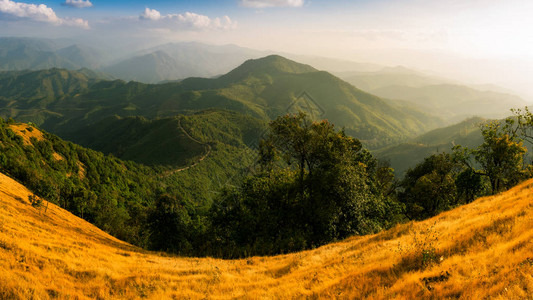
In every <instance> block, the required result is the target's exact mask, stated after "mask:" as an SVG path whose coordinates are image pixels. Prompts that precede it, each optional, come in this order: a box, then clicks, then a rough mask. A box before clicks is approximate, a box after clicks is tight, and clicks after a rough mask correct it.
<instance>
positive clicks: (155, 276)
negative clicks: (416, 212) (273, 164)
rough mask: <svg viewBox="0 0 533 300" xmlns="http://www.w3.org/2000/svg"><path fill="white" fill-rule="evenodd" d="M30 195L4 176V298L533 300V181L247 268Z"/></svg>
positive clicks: (0, 214)
mask: <svg viewBox="0 0 533 300" xmlns="http://www.w3.org/2000/svg"><path fill="white" fill-rule="evenodd" d="M29 194H30V193H29V191H28V190H26V189H25V188H24V187H23V186H21V185H20V184H18V183H16V182H15V181H13V180H12V179H10V178H8V177H7V176H4V175H2V174H0V299H12V298H14V299H31V298H33V299H56V298H59V299H119V298H120V299H135V298H144V297H147V298H153V299H200V298H213V299H227V298H252V299H289V298H344V299H358V298H368V299H383V298H385V299H390V298H398V299H433V298H463V299H483V298H494V299H533V298H532V294H533V230H532V229H533V180H530V181H527V182H525V183H523V184H521V185H519V186H517V187H515V188H514V189H512V190H510V191H508V192H505V193H502V194H500V195H497V196H493V197H485V198H481V199H478V200H477V201H475V202H473V203H471V204H469V205H465V206H462V207H459V208H457V209H454V210H452V211H449V212H445V213H443V214H441V215H439V216H437V217H434V218H432V219H429V220H426V221H423V222H411V223H407V224H402V225H398V226H396V227H395V228H392V229H391V230H388V231H385V232H382V233H379V234H375V235H369V236H363V237H352V238H349V239H346V240H344V241H342V242H338V243H334V244H330V245H326V246H323V247H320V248H318V249H315V250H310V251H303V252H299V253H293V254H288V255H280V256H273V257H251V258H248V259H242V260H220V259H212V258H182V257H172V256H168V255H164V254H158V253H153V252H148V251H143V250H141V249H139V248H136V247H133V246H131V245H129V244H127V243H125V242H122V241H120V240H117V239H115V238H113V237H111V236H109V235H108V234H106V233H105V232H103V231H101V230H99V229H97V228H96V227H94V226H92V225H91V224H89V223H87V222H85V221H83V220H82V219H79V218H77V217H75V216H73V215H71V214H70V213H68V212H66V211H64V210H62V209H61V208H59V207H57V206H55V205H52V204H50V205H49V207H48V210H47V211H46V212H44V208H42V207H41V208H39V209H38V208H34V207H32V206H31V205H30V204H29V202H28V195H29ZM424 253H426V254H428V255H425V254H424Z"/></svg>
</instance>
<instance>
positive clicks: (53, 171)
mask: <svg viewBox="0 0 533 300" xmlns="http://www.w3.org/2000/svg"><path fill="white" fill-rule="evenodd" d="M128 125H131V126H129V127H128ZM113 126H115V127H116V129H117V131H115V132H109V136H108V137H109V138H116V139H119V142H121V143H122V142H124V146H125V147H124V148H123V149H122V150H123V151H126V152H125V153H124V154H128V155H133V156H135V158H136V159H137V160H143V159H148V160H149V161H148V160H147V161H146V163H148V162H151V164H165V165H167V166H165V167H148V166H146V165H141V164H138V163H135V162H132V161H125V160H122V159H119V158H116V157H115V156H112V155H104V154H103V153H101V152H97V151H95V150H92V149H87V148H84V147H82V146H80V145H77V144H73V143H71V142H67V141H64V140H62V139H60V138H59V137H57V136H54V135H52V134H49V133H47V132H45V131H42V130H40V129H39V128H36V127H34V126H32V125H28V124H23V123H14V122H11V121H8V122H4V120H3V119H1V118H0V172H4V173H6V174H10V175H11V176H13V178H16V179H17V180H20V181H21V182H23V183H25V184H26V185H27V187H28V188H30V189H32V191H34V192H35V193H36V194H38V195H40V196H43V197H45V196H46V197H47V198H48V199H50V200H51V201H53V202H54V203H57V204H59V205H61V207H63V208H65V209H67V210H68V211H70V212H72V213H74V214H76V215H77V216H80V217H82V218H84V219H86V220H88V221H90V222H92V223H93V224H95V225H97V226H98V227H99V228H104V229H106V230H107V231H108V232H110V233H111V234H113V235H114V236H117V237H120V238H121V239H124V240H127V241H128V242H130V243H134V244H136V245H140V246H143V247H148V245H147V244H148V240H147V239H148V237H149V235H148V232H146V229H147V227H148V221H147V215H148V214H149V213H150V211H152V210H153V209H154V207H155V204H156V200H157V199H158V197H159V195H160V194H161V193H165V194H167V195H171V196H179V199H180V205H181V207H183V208H185V209H186V210H187V213H190V214H191V215H192V216H194V215H195V214H197V212H198V210H202V209H206V208H208V207H209V206H210V205H211V203H212V201H213V198H214V197H215V196H216V195H217V193H218V192H219V190H220V189H221V188H223V187H224V186H225V185H229V184H235V183H236V182H238V180H240V179H241V178H240V176H242V175H243V173H244V170H245V167H247V166H250V165H252V163H253V162H254V161H253V159H255V155H256V154H255V152H254V151H253V150H252V149H251V148H249V147H248V146H246V143H251V142H253V141H256V139H257V134H258V132H261V131H260V129H262V128H263V127H262V126H263V124H262V123H261V122H260V121H258V120H254V119H252V118H246V117H242V116H240V115H239V114H237V113H232V112H224V111H206V112H202V113H198V114H194V115H191V116H180V117H179V118H177V117H176V118H169V119H161V120H156V121H146V120H142V119H141V118H131V119H119V120H116V121H115V122H114V125H113ZM106 128H107V127H106ZM128 128H129V130H137V132H138V133H141V132H142V131H145V133H147V135H146V136H142V138H141V139H138V140H135V141H136V142H135V143H130V144H127V143H125V142H127V141H124V137H128V135H127V134H130V135H131V134H134V133H133V132H127V130H128ZM96 129H97V128H95V130H96ZM185 132H186V133H185ZM176 133H177V134H178V135H175V134H176ZM120 134H124V137H121V136H120ZM120 138H122V140H120ZM180 139H181V140H180ZM142 142H144V144H143V143H142ZM146 145H148V147H144V146H146ZM165 146H168V147H165ZM143 149H144V150H143ZM180 149H181V150H183V151H185V152H188V153H185V155H183V153H179V151H178V150H180ZM117 150H120V149H117ZM172 150H174V151H175V153H170V154H169V153H166V151H172ZM146 154H151V155H154V156H155V155H158V157H147V156H145V155H146ZM166 155H168V156H166ZM172 159H174V160H172ZM178 159H181V160H178ZM173 164H177V165H173Z"/></svg>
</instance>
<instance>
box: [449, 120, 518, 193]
mask: <svg viewBox="0 0 533 300" xmlns="http://www.w3.org/2000/svg"><path fill="white" fill-rule="evenodd" d="M481 134H482V135H483V143H482V144H481V145H480V146H479V147H477V148H476V149H468V148H465V147H461V146H456V147H454V152H455V156H456V158H457V159H458V160H459V161H461V162H462V163H463V165H465V166H466V167H467V168H469V169H471V170H472V171H474V173H475V174H478V175H482V176H486V177H487V178H488V180H489V183H490V187H491V193H492V194H496V193H498V192H501V191H502V190H505V189H508V188H510V187H512V186H514V185H516V184H517V183H518V182H519V181H520V180H521V179H522V178H523V177H524V173H523V164H524V156H525V154H526V151H527V150H526V148H525V147H524V146H523V144H522V140H521V139H520V138H519V136H518V134H517V127H516V126H514V121H513V119H507V120H506V121H505V123H500V122H497V121H494V122H489V123H486V124H484V125H482V127H481ZM472 158H473V159H474V160H475V163H476V164H477V165H478V166H479V167H480V170H479V171H476V170H475V166H476V165H475V164H474V163H472V161H471V160H472ZM472 188H474V187H472Z"/></svg>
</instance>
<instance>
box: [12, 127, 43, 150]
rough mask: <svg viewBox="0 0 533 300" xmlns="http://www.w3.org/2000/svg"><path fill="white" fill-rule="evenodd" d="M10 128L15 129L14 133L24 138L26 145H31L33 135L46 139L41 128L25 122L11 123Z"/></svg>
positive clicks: (40, 139)
mask: <svg viewBox="0 0 533 300" xmlns="http://www.w3.org/2000/svg"><path fill="white" fill-rule="evenodd" d="M9 128H10V129H11V130H13V132H14V133H16V134H17V135H20V136H21V137H22V140H23V143H24V145H25V146H30V145H31V140H30V139H31V138H32V137H34V138H36V139H37V140H38V141H42V140H44V136H43V133H42V132H41V131H40V130H39V129H37V128H35V127H31V126H29V125H28V124H24V123H19V124H11V125H9ZM30 128H31V129H30Z"/></svg>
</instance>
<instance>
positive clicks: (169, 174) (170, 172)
mask: <svg viewBox="0 0 533 300" xmlns="http://www.w3.org/2000/svg"><path fill="white" fill-rule="evenodd" d="M178 126H179V128H180V130H181V131H182V132H183V133H184V134H185V135H186V136H187V137H188V138H189V139H191V140H192V141H194V142H196V143H198V144H201V145H204V146H206V147H207V152H206V153H205V154H204V155H203V156H202V157H200V159H198V160H197V161H196V162H194V163H193V164H192V165H190V166H187V167H183V168H180V169H176V170H171V171H167V172H165V173H163V176H166V177H168V176H171V175H173V174H176V173H178V172H181V171H185V170H188V169H190V168H192V167H194V166H196V165H198V164H199V163H200V162H202V161H203V160H204V159H206V158H207V157H208V156H209V154H211V145H209V144H208V143H204V142H202V141H199V140H197V139H195V138H194V137H192V136H191V135H190V134H189V133H188V132H187V131H186V130H185V128H183V126H181V118H179V117H178Z"/></svg>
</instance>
